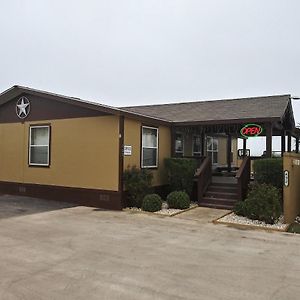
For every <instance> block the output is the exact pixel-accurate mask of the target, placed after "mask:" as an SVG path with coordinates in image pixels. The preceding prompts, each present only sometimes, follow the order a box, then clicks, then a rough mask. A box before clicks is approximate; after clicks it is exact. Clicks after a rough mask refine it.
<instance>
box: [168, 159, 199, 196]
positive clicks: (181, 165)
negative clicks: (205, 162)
mask: <svg viewBox="0 0 300 300" xmlns="http://www.w3.org/2000/svg"><path fill="white" fill-rule="evenodd" d="M165 166H166V169H167V172H168V179H169V183H170V189H171V191H185V192H186V193H188V194H189V195H191V193H192V189H193V178H194V175H195V171H196V169H197V162H196V160H195V159H188V158H167V159H165Z"/></svg>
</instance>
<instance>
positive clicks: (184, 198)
mask: <svg viewBox="0 0 300 300" xmlns="http://www.w3.org/2000/svg"><path fill="white" fill-rule="evenodd" d="M167 203H168V206H169V208H178V209H186V208H189V207H190V204H191V201H190V197H189V195H188V194H187V193H186V192H184V191H175V192H172V193H170V194H169V195H168V196H167Z"/></svg>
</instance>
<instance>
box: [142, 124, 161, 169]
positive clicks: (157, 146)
mask: <svg viewBox="0 0 300 300" xmlns="http://www.w3.org/2000/svg"><path fill="white" fill-rule="evenodd" d="M144 128H145V129H151V130H156V147H145V146H144V143H143V132H144ZM158 134H159V132H158V128H157V127H150V126H142V141H141V144H142V145H141V146H142V147H141V168H143V169H151V168H158V154H159V145H158ZM144 148H145V149H156V163H155V165H153V166H144V155H143V154H144V151H143V150H144Z"/></svg>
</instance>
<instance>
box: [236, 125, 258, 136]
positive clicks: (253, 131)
mask: <svg viewBox="0 0 300 300" xmlns="http://www.w3.org/2000/svg"><path fill="white" fill-rule="evenodd" d="M262 130H263V129H262V127H261V126H260V125H257V124H247V125H245V126H244V127H243V128H242V129H241V131H240V133H241V135H242V136H243V137H245V138H248V137H255V136H258V135H260V134H261V133H262Z"/></svg>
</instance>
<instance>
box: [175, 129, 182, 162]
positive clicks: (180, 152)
mask: <svg viewBox="0 0 300 300" xmlns="http://www.w3.org/2000/svg"><path fill="white" fill-rule="evenodd" d="M177 134H180V135H181V136H182V151H177V150H176V135H177ZM175 153H176V154H182V156H183V155H184V134H183V133H182V132H176V133H175Z"/></svg>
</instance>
